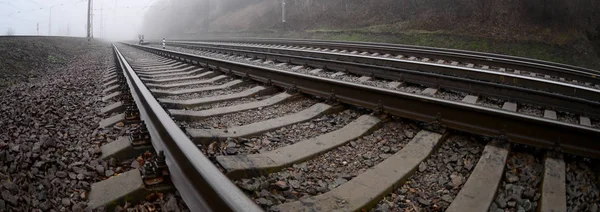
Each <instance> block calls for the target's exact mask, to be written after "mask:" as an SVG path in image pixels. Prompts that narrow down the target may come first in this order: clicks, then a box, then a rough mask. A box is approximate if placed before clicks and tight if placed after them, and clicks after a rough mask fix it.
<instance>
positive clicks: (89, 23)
mask: <svg viewBox="0 0 600 212" xmlns="http://www.w3.org/2000/svg"><path fill="white" fill-rule="evenodd" d="M92 5H93V3H92V0H88V17H87V37H88V41H89V40H90V39H92V37H94V35H93V31H92V29H93V28H92Z"/></svg>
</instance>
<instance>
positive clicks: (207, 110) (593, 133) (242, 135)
mask: <svg viewBox="0 0 600 212" xmlns="http://www.w3.org/2000/svg"><path fill="white" fill-rule="evenodd" d="M178 45H181V46H182V47H186V48H178V49H176V50H177V51H173V50H171V48H172V47H169V48H170V50H162V49H159V48H153V47H147V46H139V45H130V44H126V45H122V44H120V45H118V46H115V52H116V54H117V57H118V59H119V61H120V64H121V67H122V68H123V73H125V74H126V78H127V82H128V85H129V87H130V88H131V91H132V92H131V93H133V94H134V95H133V99H134V100H135V103H136V105H137V108H138V109H139V112H140V117H141V119H142V120H144V121H145V123H146V125H147V128H148V131H149V132H150V136H151V137H152V144H153V145H152V146H154V148H155V149H156V150H157V151H163V152H164V154H165V156H166V163H167V164H168V166H169V171H170V173H171V176H172V178H173V184H174V185H175V187H176V188H177V189H178V191H179V192H180V193H181V194H182V197H183V199H184V200H185V202H186V203H187V204H188V206H189V207H190V208H191V209H200V208H203V209H205V210H224V209H225V210H233V211H252V210H259V208H258V207H257V205H258V206H260V207H262V208H263V209H267V210H271V211H307V210H317V211H330V210H338V211H358V210H378V211H385V210H393V211H400V210H421V209H422V210H427V211H436V210H446V211H486V210H492V211H495V210H496V209H499V210H503V209H508V210H515V211H517V210H524V211H533V210H536V209H537V210H541V211H549V210H558V211H561V210H562V211H566V210H567V208H568V209H569V210H572V209H573V208H574V207H575V208H577V207H579V208H580V209H588V210H589V209H593V207H597V204H595V203H594V201H595V200H597V198H598V193H597V192H598V188H597V183H595V182H594V177H595V175H594V171H593V168H590V166H591V165H582V164H587V163H585V162H581V161H582V160H581V159H579V158H578V157H572V156H570V155H569V154H576V155H583V156H591V157H597V155H599V154H598V150H599V149H600V148H599V146H598V144H597V143H596V142H594V141H596V140H597V138H598V137H599V135H600V130H599V129H598V128H596V126H597V122H596V119H595V117H597V116H596V115H597V114H596V113H595V112H594V105H595V104H596V103H597V101H594V100H589V99H587V97H588V96H585V95H583V94H582V95H581V96H575V97H573V96H569V95H572V93H567V92H566V91H567V90H568V89H563V88H560V86H563V87H568V88H570V89H573V88H577V89H584V90H586V91H589V92H596V91H597V90H595V89H594V88H593V87H594V86H595V85H594V84H592V86H590V85H587V86H582V85H577V84H576V83H559V82H558V81H560V79H559V80H558V81H552V80H542V81H538V83H540V84H535V83H522V82H521V81H518V82H515V83H513V84H510V83H509V84H506V83H503V82H495V81H493V80H490V79H492V78H494V77H491V76H490V77H487V78H486V77H485V76H483V77H482V76H480V75H470V77H471V78H472V79H469V80H464V79H465V76H464V75H460V74H456V75H455V76H451V75H454V74H447V73H442V72H443V71H445V70H441V69H440V72H439V73H431V72H425V71H417V72H419V73H417V72H410V70H408V69H407V68H406V67H403V68H398V67H393V66H394V65H393V64H391V65H390V64H388V65H385V64H378V63H379V62H378V61H377V60H373V61H372V64H371V67H370V69H367V70H368V71H366V72H365V71H364V69H363V68H361V67H363V66H361V65H360V64H359V63H358V62H357V61H352V64H348V63H347V64H345V65H339V64H338V65H337V67H336V65H335V63H336V62H334V61H333V58H327V60H323V58H324V57H326V56H323V57H321V58H319V57H317V56H311V57H302V58H300V57H296V56H295V55H293V53H290V54H287V53H286V54H283V53H281V54H279V53H277V54H272V49H273V48H272V47H269V48H268V49H271V50H269V51H262V50H259V49H258V48H262V47H256V48H257V49H252V50H249V49H240V48H237V47H236V48H234V47H232V45H230V44H227V45H225V46H224V45H223V44H207V43H203V44H201V45H200V44H193V48H196V49H199V50H190V49H188V48H191V47H190V46H189V45H190V44H178ZM235 45H238V44H235ZM238 47H239V45H238ZM117 48H118V49H117ZM244 48H246V47H244ZM252 48H254V47H252ZM278 49H279V47H278ZM281 49H285V48H284V47H282V48H281ZM181 51H186V52H188V53H183V52H181ZM191 53H194V54H191ZM359 55H360V54H359ZM370 57H375V56H373V55H372V54H371V56H370ZM317 60H320V61H317ZM319 62H320V63H321V65H322V66H323V67H327V68H323V67H319V65H318V63H319ZM344 62H348V61H344V60H342V61H338V62H337V63H344ZM315 64H317V65H315ZM436 64H441V62H440V63H436ZM446 66H448V65H447V64H446ZM341 67H347V68H345V69H343V70H338V69H339V68H341ZM390 67H393V68H390ZM567 68H568V67H567ZM380 69H381V70H380ZM392 69H394V70H392ZM467 70H471V69H465V70H461V71H467ZM370 71H372V72H371V73H372V74H365V73H368V72H370ZM394 71H396V72H400V71H401V72H402V74H401V75H396V74H390V73H393V72H394ZM496 72H498V73H499V72H500V71H495V72H494V73H496ZM455 73H457V72H455ZM411 74H412V75H411ZM486 74H490V73H486ZM418 75H422V77H421V78H418V77H415V76H418ZM490 75H491V74H490ZM399 77H400V78H399ZM430 77H432V78H433V77H435V79H434V80H430V79H428V78H430ZM477 77H482V78H477ZM511 77H515V74H512V75H511ZM519 79H525V78H519ZM527 79H529V80H532V81H535V80H539V79H537V78H535V77H528V78H527ZM400 80H402V81H400ZM419 80H422V81H423V82H421V81H419ZM428 80H429V81H428ZM451 80H456V81H460V80H463V82H462V83H463V85H457V84H460V83H455V84H452V83H448V84H446V85H441V84H443V83H444V81H446V82H450V81H451ZM486 80H488V81H486ZM490 81H491V82H490ZM578 81H579V80H578ZM419 82H421V83H419ZM542 82H543V83H554V85H556V86H557V87H555V90H552V92H549V91H547V90H546V91H544V90H543V89H542V88H541V87H540V86H541V85H542V84H541V83H542ZM582 82H583V81H582ZM467 83H471V85H470V86H471V87H477V86H480V87H479V88H481V89H482V90H480V91H479V92H478V93H477V94H476V95H472V93H465V88H466V87H463V88H462V89H461V86H466V85H467ZM477 84H478V85H477ZM584 85H585V83H584ZM484 86H488V87H484ZM517 87H518V88H517ZM484 88H485V89H490V90H483V89H484ZM494 89H496V91H494ZM511 89H512V90H511ZM506 90H508V91H506ZM517 90H520V92H522V94H523V95H527V96H526V97H529V98H536V99H535V103H537V105H536V106H533V107H532V106H526V105H524V104H523V102H525V103H530V102H532V101H531V100H529V101H528V100H527V98H523V97H521V98H519V97H517V98H515V97H511V95H510V94H511V92H513V94H514V92H516V91H517ZM509 91H510V92H509ZM578 91H580V90H578ZM503 92H504V93H503ZM557 92H558V93H557ZM560 92H562V93H560ZM551 94H554V95H555V96H552V95H551ZM578 94H579V93H578ZM589 95H592V93H590V94H589ZM568 97H572V98H573V99H570V102H571V103H572V104H570V103H569V101H568ZM503 98H504V99H503ZM543 98H547V99H548V100H549V101H550V100H551V99H552V98H554V99H560V98H563V100H560V101H558V100H554V101H555V102H554V103H555V106H554V107H552V108H550V109H545V110H542V111H543V112H542V115H541V116H539V117H537V116H535V115H528V114H535V113H538V112H539V111H538V112H535V111H533V112H532V111H529V112H528V111H523V109H522V108H528V109H530V110H533V109H538V110H539V108H537V107H540V106H542V107H543V106H548V105H550V102H548V103H546V104H544V103H542V104H540V103H539V102H537V101H538V100H539V99H543ZM557 102H559V103H557ZM573 102H577V103H573ZM490 105H495V106H490ZM532 108H533V109H532ZM554 108H560V109H562V110H564V111H568V112H569V113H568V114H569V117H570V118H564V117H563V118H560V117H561V116H562V115H564V114H567V113H563V112H562V111H558V113H557V111H555V110H554ZM526 112H528V114H527V113H526ZM573 114H583V115H582V116H581V117H578V116H576V115H573ZM573 117H577V118H578V119H577V118H575V120H573ZM171 118H172V119H171ZM461 131H462V132H461ZM463 132H468V133H463ZM514 143H522V144H526V146H525V147H523V146H520V145H515V144H514ZM539 147H541V148H539ZM531 152H535V154H530V153H531ZM564 153H568V154H567V155H566V156H564V155H563V154H564ZM213 163H214V164H216V166H214V165H212V164H213ZM565 170H569V171H573V172H576V173H583V174H577V175H578V177H577V178H579V179H578V180H574V179H572V178H575V177H573V176H571V175H569V174H568V173H567V172H566V171H565ZM220 173H223V174H220ZM590 173H591V174H590ZM596 177H597V176H596ZM228 178H229V179H228ZM580 179H586V180H583V181H580ZM575 181H577V182H578V183H577V185H575V184H574V182H575ZM584 184H585V185H584ZM578 186H579V187H578ZM581 186H585V187H586V188H588V189H587V190H586V191H584V194H583V195H576V194H577V192H581V189H580V187H581ZM578 189H579V190H578ZM589 191H593V192H592V193H591V194H590V192H589ZM594 192H595V193H594Z"/></svg>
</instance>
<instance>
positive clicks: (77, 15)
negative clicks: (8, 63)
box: [0, 0, 157, 39]
mask: <svg viewBox="0 0 600 212" xmlns="http://www.w3.org/2000/svg"><path fill="white" fill-rule="evenodd" d="M155 1H157V0H126V1H123V0H121V1H117V0H93V3H94V37H104V38H108V39H137V34H138V30H140V28H141V26H142V18H143V16H144V14H145V12H146V11H147V10H148V9H149V8H150V7H151V5H152V3H154V2H155ZM87 4H88V0H0V35H4V34H6V32H7V31H8V29H9V28H12V30H13V31H14V33H15V34H16V35H37V34H38V31H37V24H39V35H48V27H49V26H48V20H49V19H50V18H51V20H52V21H51V24H52V25H51V26H52V27H51V28H52V30H51V31H52V32H51V34H52V35H67V28H69V29H70V36H81V37H85V36H86V28H85V24H86V22H87ZM50 9H51V10H52V13H51V16H50ZM101 23H103V24H101Z"/></svg>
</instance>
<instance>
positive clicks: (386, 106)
mask: <svg viewBox="0 0 600 212" xmlns="http://www.w3.org/2000/svg"><path fill="white" fill-rule="evenodd" d="M127 45H130V46H133V47H135V48H138V49H141V50H145V51H148V52H151V53H154V54H157V55H161V56H164V57H169V58H172V59H177V60H180V61H184V62H188V63H192V64H198V65H202V66H204V67H207V66H208V67H210V68H212V69H216V70H220V71H223V72H225V73H230V74H234V75H237V76H241V77H245V78H250V79H252V80H256V81H260V82H264V83H268V84H272V85H275V86H279V87H283V88H292V89H296V90H298V91H300V92H302V93H306V94H310V95H315V96H319V97H322V98H335V99H337V100H339V101H340V102H343V103H347V104H351V105H356V106H360V107H364V108H369V109H373V110H379V109H383V110H384V111H385V112H388V113H390V114H391V115H395V116H399V117H404V118H408V119H414V120H419V121H422V122H426V123H432V124H439V125H441V126H446V127H448V128H451V129H456V130H461V131H466V132H469V133H473V134H479V135H484V136H490V137H499V138H505V139H508V140H510V141H513V142H519V143H524V144H528V145H534V146H539V147H545V148H559V149H561V150H562V151H565V152H569V153H573V154H579V155H584V156H589V157H599V156H600V154H599V153H600V142H598V141H597V140H598V138H600V130H599V129H594V128H591V127H585V126H580V125H575V124H568V123H563V122H559V121H555V120H550V119H545V118H540V117H533V116H527V115H523V114H519V113H515V112H509V111H503V110H499V109H491V108H486V107H481V106H477V105H472V104H466V103H461V102H455V101H447V100H442V99H437V98H433V97H426V96H420V95H415V94H410V93H405V92H400V91H394V90H389V89H381V88H376V87H372V86H366V85H360V84H355V83H349V82H343V81H337V80H332V79H327V78H323V77H317V76H311V75H306V74H299V73H294V72H289V71H281V70H277V69H272V68H266V67H261V66H255V65H249V64H244V63H238V62H232V61H228V60H222V59H216V58H210V57H204V56H199V55H194V54H188V53H182V52H176V51H171V50H163V49H159V48H153V47H147V46H140V45H134V44H127Z"/></svg>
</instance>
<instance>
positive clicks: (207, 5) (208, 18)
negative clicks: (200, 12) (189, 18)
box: [204, 0, 210, 32]
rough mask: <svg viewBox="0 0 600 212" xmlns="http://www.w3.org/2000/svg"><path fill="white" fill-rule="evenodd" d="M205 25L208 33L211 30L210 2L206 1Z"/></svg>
mask: <svg viewBox="0 0 600 212" xmlns="http://www.w3.org/2000/svg"><path fill="white" fill-rule="evenodd" d="M204 24H205V25H204V28H205V29H206V32H208V30H209V28H210V0H206V20H205V23H204Z"/></svg>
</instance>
